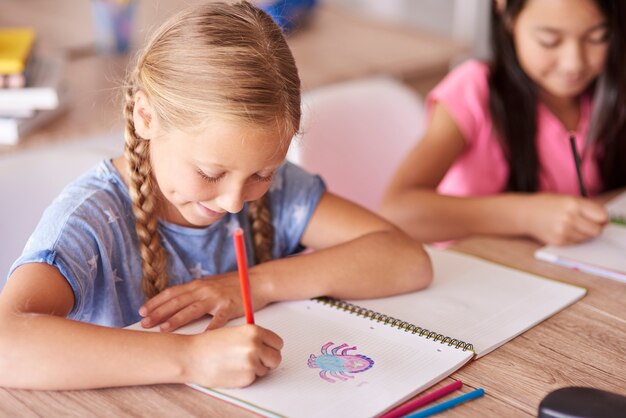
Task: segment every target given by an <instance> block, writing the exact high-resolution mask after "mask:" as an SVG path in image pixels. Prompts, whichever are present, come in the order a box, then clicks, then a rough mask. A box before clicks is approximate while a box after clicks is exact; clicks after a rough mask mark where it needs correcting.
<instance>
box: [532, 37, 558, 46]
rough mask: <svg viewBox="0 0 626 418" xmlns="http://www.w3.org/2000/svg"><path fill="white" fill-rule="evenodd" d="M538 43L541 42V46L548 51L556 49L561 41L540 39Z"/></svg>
mask: <svg viewBox="0 0 626 418" xmlns="http://www.w3.org/2000/svg"><path fill="white" fill-rule="evenodd" d="M537 41H538V42H539V45H541V46H542V47H544V48H548V49H550V48H556V47H557V46H559V43H560V41H559V40H558V39H556V38H539V39H537Z"/></svg>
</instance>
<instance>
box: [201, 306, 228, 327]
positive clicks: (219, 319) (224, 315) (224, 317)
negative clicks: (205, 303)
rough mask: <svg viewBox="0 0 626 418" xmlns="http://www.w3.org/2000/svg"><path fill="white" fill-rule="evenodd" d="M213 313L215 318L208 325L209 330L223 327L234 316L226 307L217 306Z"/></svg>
mask: <svg viewBox="0 0 626 418" xmlns="http://www.w3.org/2000/svg"><path fill="white" fill-rule="evenodd" d="M211 314H213V318H211V321H209V325H208V326H207V327H206V329H207V331H209V330H212V329H217V328H221V327H223V326H224V325H226V323H227V322H228V321H229V320H230V319H231V318H232V315H231V313H230V312H228V311H227V310H226V309H224V308H217V309H216V310H215V311H214V312H211Z"/></svg>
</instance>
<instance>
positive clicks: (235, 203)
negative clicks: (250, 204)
mask: <svg viewBox="0 0 626 418" xmlns="http://www.w3.org/2000/svg"><path fill="white" fill-rule="evenodd" d="M216 201H217V204H218V205H219V206H220V208H222V209H224V210H225V211H227V212H230V213H237V212H239V211H241V209H242V208H243V204H244V198H243V190H242V188H237V189H234V190H226V191H224V192H222V193H220V195H219V196H218V197H217V199H216Z"/></svg>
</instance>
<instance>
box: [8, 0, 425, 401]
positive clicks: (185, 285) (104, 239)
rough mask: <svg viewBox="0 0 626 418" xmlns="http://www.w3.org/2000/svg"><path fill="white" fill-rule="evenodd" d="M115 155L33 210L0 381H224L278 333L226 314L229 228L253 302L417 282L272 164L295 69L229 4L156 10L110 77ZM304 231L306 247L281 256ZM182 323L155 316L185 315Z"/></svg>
mask: <svg viewBox="0 0 626 418" xmlns="http://www.w3.org/2000/svg"><path fill="white" fill-rule="evenodd" d="M125 91H126V100H125V107H124V115H125V119H126V133H125V137H126V148H125V152H124V155H123V156H122V157H118V158H116V159H113V160H106V161H103V162H102V163H100V164H99V165H98V166H97V167H95V168H94V169H92V170H91V171H89V172H87V173H86V174H85V175H83V176H82V177H80V178H79V179H77V180H76V181H75V182H73V183H72V184H70V185H69V186H68V187H67V188H65V190H64V191H63V192H62V194H61V195H60V196H59V197H58V198H57V199H56V200H55V202H54V203H53V204H52V205H51V206H50V207H49V208H48V209H47V211H46V212H45V214H44V216H43V218H42V220H41V222H40V224H39V225H38V227H37V228H36V230H35V232H34V234H33V235H32V237H31V239H30V240H29V242H28V244H27V246H26V248H25V250H24V252H23V254H22V256H21V257H20V258H19V259H18V260H17V261H16V263H15V264H14V265H13V267H12V269H11V272H10V277H9V280H8V282H7V284H6V286H5V288H4V289H3V291H2V293H1V294H0V385H3V386H10V387H17V388H30V389H79V388H95V387H106V386H124V385H137V384H154V383H165V382H192V383H197V384H200V385H205V386H213V387H240V386H245V385H248V384H250V383H252V382H253V381H254V380H255V378H256V377H258V376H263V375H265V374H267V373H268V372H269V371H271V370H272V369H274V368H276V367H278V365H279V363H280V361H281V356H280V349H281V347H282V340H281V338H280V337H279V336H278V335H276V334H275V333H273V332H272V331H270V330H267V329H264V328H262V327H260V326H255V325H244V326H238V327H222V325H224V324H225V323H226V321H228V320H229V319H232V318H236V317H239V316H241V315H242V314H243V308H242V302H241V300H240V299H241V298H240V294H239V287H238V281H237V274H236V261H235V255H234V252H233V245H232V236H231V234H232V232H233V230H234V229H235V228H238V227H241V228H243V229H244V230H245V232H246V234H247V235H248V236H249V237H251V239H250V241H251V242H252V243H253V244H252V245H251V246H250V247H249V248H248V253H249V254H252V255H253V258H254V260H250V262H251V264H254V266H253V267H252V268H251V269H250V281H251V287H252V295H253V304H254V307H255V308H256V309H259V308H262V307H263V306H265V305H267V304H269V303H273V302H277V301H281V300H289V299H301V298H310V297H315V296H321V295H330V296H334V297H338V298H347V297H349V298H371V297H377V296H386V295H391V294H395V293H401V292H407V291H413V290H416V289H419V288H422V287H424V286H426V285H427V284H428V283H429V281H430V278H431V270H430V264H429V261H428V258H427V256H426V255H425V253H424V252H423V249H422V248H421V247H420V245H418V244H416V243H415V242H413V241H412V240H410V239H409V238H408V237H407V236H405V235H404V234H403V233H401V232H399V231H398V230H397V229H396V228H395V227H393V226H392V225H390V224H389V223H388V222H386V221H384V220H382V219H381V218H379V217H377V216H375V215H373V214H372V213H370V212H368V211H366V210H364V209H362V208H360V207H358V206H356V205H354V204H352V203H349V202H347V201H345V200H342V199H340V198H339V197H336V196H333V195H332V194H330V193H328V192H326V191H325V188H324V184H323V182H322V180H321V179H320V178H318V177H316V176H312V175H310V174H308V173H306V172H304V171H303V170H301V169H299V168H298V167H296V166H294V165H291V164H288V163H285V162H284V159H285V155H286V152H287V148H288V146H289V143H290V140H291V138H292V136H293V135H294V134H295V133H296V132H297V131H298V129H299V123H300V82H299V78H298V73H297V70H296V66H295V63H294V60H293V57H292V55H291V53H290V51H289V48H288V47H287V44H286V43H285V40H284V38H283V36H282V34H281V32H280V29H279V28H278V27H277V26H276V24H275V23H274V22H273V21H272V20H271V18H270V17H268V15H266V14H265V13H263V12H262V11H260V10H258V9H257V8H255V7H254V6H252V5H250V4H249V3H247V2H238V3H233V4H225V3H210V4H207V5H200V6H195V7H192V8H189V9H187V10H185V11H183V12H181V13H179V14H177V15H176V16H174V17H172V18H171V19H169V20H168V21H167V22H165V23H164V24H163V25H162V26H161V27H160V29H158V30H157V31H156V33H155V34H154V36H153V37H152V39H151V40H150V41H149V42H148V44H147V46H146V47H145V48H144V49H143V50H142V51H141V53H140V54H139V55H138V59H137V64H136V66H135V69H134V70H132V71H131V72H130V74H129V77H128V84H127V86H126V90H125ZM304 247H308V248H312V249H315V250H316V251H313V252H309V253H307V254H304V255H298V256H295V257H288V258H287V257H286V256H288V255H292V254H295V253H297V252H299V251H300V250H301V249H302V248H304ZM206 314H209V315H212V321H211V323H210V326H209V328H210V329H209V330H208V331H207V332H205V333H202V334H199V335H194V336H183V335H178V334H174V333H170V332H161V333H145V332H140V331H131V330H125V329H121V328H120V327H124V326H127V325H130V324H132V323H134V322H136V321H139V320H141V321H142V325H143V326H145V327H152V326H157V325H158V326H160V328H161V330H162V331H171V330H175V329H176V328H178V327H180V326H181V325H183V324H186V323H188V322H190V321H192V320H194V319H196V318H199V317H201V316H203V315H206Z"/></svg>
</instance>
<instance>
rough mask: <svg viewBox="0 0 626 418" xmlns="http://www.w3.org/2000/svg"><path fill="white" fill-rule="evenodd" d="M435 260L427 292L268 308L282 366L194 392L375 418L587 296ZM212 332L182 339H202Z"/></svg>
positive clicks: (308, 413) (457, 261)
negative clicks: (237, 384)
mask: <svg viewBox="0 0 626 418" xmlns="http://www.w3.org/2000/svg"><path fill="white" fill-rule="evenodd" d="M428 251H429V254H430V255H431V258H432V261H433V265H434V269H435V280H434V282H433V284H432V285H431V286H430V287H429V288H428V289H425V290H422V291H419V292H415V293H410V294H406V295H400V296H394V297H389V298H381V299H373V300H359V301H334V300H330V299H320V300H317V299H316V300H308V301H296V302H283V303H277V304H274V305H270V306H269V307H267V308H265V309H262V310H261V311H259V312H257V313H255V320H256V323H257V324H259V325H262V326H263V327H266V328H269V329H271V330H273V331H275V332H276V333H277V334H279V335H280V336H281V337H282V338H283V340H284V342H285V346H284V348H283V350H282V355H283V361H282V363H281V365H280V367H279V368H278V369H277V370H274V371H273V372H272V373H270V374H269V375H268V376H266V377H264V378H262V379H259V380H257V381H256V382H254V383H253V384H252V385H251V386H249V387H247V388H243V389H234V390H230V389H229V390H224V389H212V388H204V387H200V386H197V385H191V386H192V387H194V388H196V389H199V390H201V391H204V392H206V393H209V394H210V395H212V396H215V397H218V398H220V399H224V400H227V401H229V402H232V403H235V404H237V405H239V406H242V407H244V408H247V409H250V410H253V411H255V412H257V413H259V414H261V415H266V416H297V417H326V416H350V417H369V416H376V415H379V414H381V413H383V412H385V411H388V410H389V409H391V408H393V407H394V406H397V405H398V404H400V403H402V402H403V401H405V400H408V399H409V398H411V397H412V396H414V395H416V394H417V393H419V392H421V391H423V390H425V389H427V388H428V387H430V386H432V385H433V384H435V383H437V382H438V381H440V380H442V379H443V378H445V377H447V376H449V375H450V374H452V373H453V372H454V371H455V370H457V369H459V368H460V367H461V366H463V365H464V364H465V363H467V362H468V361H469V360H471V359H472V358H474V357H475V356H478V357H479V356H481V355H484V354H486V353H488V352H489V351H491V350H493V349H495V348H496V347H498V346H500V345H502V344H504V343H505V342H506V341H509V340H510V339H512V338H513V337H515V336H516V335H519V334H520V333H522V332H524V331H525V330H527V329H529V328H531V327H532V326H534V325H536V324H537V323H539V322H541V321H542V320H544V319H546V318H548V317H549V316H551V315H553V314H554V313H556V312H558V311H559V310H561V309H563V308H564V307H566V306H568V305H569V304H571V303H573V302H575V301H576V300H578V299H580V298H581V297H582V296H584V294H585V292H586V291H585V289H583V288H580V287H575V286H571V285H567V284H564V283H560V282H556V281H552V280H548V279H544V278H541V277H538V276H534V275H531V274H528V273H524V272H521V271H517V270H513V269H510V268H507V267H503V266H499V265H496V264H492V263H489V262H487V261H483V260H480V259H478V258H474V257H471V256H466V255H462V254H459V253H455V252H452V251H446V250H437V249H430V248H429V249H428ZM243 322H244V321H243V319H242V318H240V319H238V320H235V321H232V322H231V323H229V324H241V323H243ZM206 323H207V320H203V321H199V322H196V323H193V324H190V325H188V326H187V327H185V328H183V329H181V330H179V331H180V332H184V333H197V332H201V331H202V330H203V329H204V328H205V327H206ZM131 328H136V329H137V328H139V327H138V326H137V324H135V325H133V326H131ZM473 350H474V351H475V352H474V351H473Z"/></svg>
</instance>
